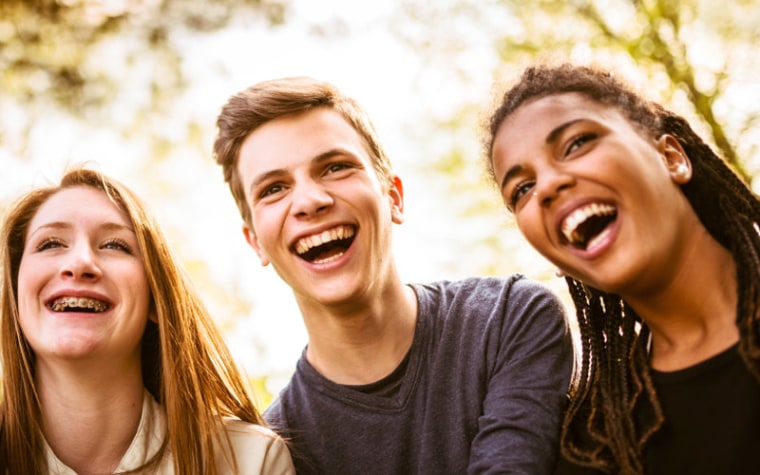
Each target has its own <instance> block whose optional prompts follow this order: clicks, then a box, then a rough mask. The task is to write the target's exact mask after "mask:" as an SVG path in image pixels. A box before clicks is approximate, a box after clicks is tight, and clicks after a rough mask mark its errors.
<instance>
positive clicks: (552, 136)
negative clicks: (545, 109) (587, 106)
mask: <svg viewBox="0 0 760 475" xmlns="http://www.w3.org/2000/svg"><path fill="white" fill-rule="evenodd" d="M584 120H586V119H573V120H570V121H567V122H565V123H563V124H560V125H558V126H557V127H555V128H553V129H552V130H551V131H550V132H549V133H548V134H547V135H546V139H545V140H544V143H546V144H547V145H549V144H552V143H553V142H555V141H556V140H557V137H559V136H560V135H561V134H562V132H564V131H565V130H566V129H567V128H568V127H570V126H571V125H573V124H576V123H578V122H583V121H584ZM520 171H522V166H520V165H515V166H513V167H512V168H510V169H509V170H508V171H507V173H506V174H505V175H504V178H503V179H502V180H501V189H502V190H503V189H504V187H505V186H507V182H508V181H509V180H511V179H512V177H513V176H515V175H517V174H518V173H520Z"/></svg>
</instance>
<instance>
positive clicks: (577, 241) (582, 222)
mask: <svg viewBox="0 0 760 475" xmlns="http://www.w3.org/2000/svg"><path fill="white" fill-rule="evenodd" d="M616 218H617V208H615V207H614V206H612V205H610V204H606V203H591V204H588V205H586V206H583V207H582V208H578V209H576V210H575V211H573V212H572V213H570V215H568V216H567V217H566V218H565V219H564V221H562V228H561V231H562V236H563V237H564V238H565V239H567V241H568V243H570V245H571V246H573V247H577V248H578V249H583V250H586V249H589V248H592V247H594V245H595V244H596V243H597V242H599V241H600V240H601V239H602V238H603V237H604V236H606V235H607V233H608V232H609V231H608V227H609V225H610V224H611V223H612V222H614V221H615V219H616Z"/></svg>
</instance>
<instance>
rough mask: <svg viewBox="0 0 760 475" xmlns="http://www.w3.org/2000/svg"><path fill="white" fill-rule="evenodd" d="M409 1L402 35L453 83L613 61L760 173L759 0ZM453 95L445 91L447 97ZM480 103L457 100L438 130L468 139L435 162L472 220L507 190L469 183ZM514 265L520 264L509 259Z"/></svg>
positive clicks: (483, 107)
mask: <svg viewBox="0 0 760 475" xmlns="http://www.w3.org/2000/svg"><path fill="white" fill-rule="evenodd" d="M403 5H404V8H403V9H402V11H401V12H400V15H401V17H402V18H403V20H404V21H398V22H396V26H395V28H396V32H397V34H398V35H399V36H400V37H402V38H403V39H405V40H406V41H407V42H408V43H409V44H411V45H412V46H413V47H414V48H415V49H417V50H418V51H419V52H420V54H421V55H425V56H426V58H427V64H426V67H428V68H438V69H440V70H445V71H446V73H442V74H441V76H444V77H445V79H446V80H447V81H450V82H454V83H456V84H457V85H458V86H456V88H457V89H458V90H459V91H461V92H460V93H459V94H460V95H461V96H462V97H465V94H464V92H466V91H469V90H471V89H473V87H481V88H485V87H493V86H492V85H493V84H496V85H497V86H496V88H494V89H492V92H493V97H492V98H488V100H489V101H498V99H499V95H500V94H501V93H502V88H503V86H501V85H503V84H505V83H510V82H511V81H512V80H514V79H516V75H518V74H519V73H520V72H521V71H522V69H523V67H524V66H525V65H527V64H529V63H531V62H534V61H537V60H539V61H540V60H550V61H554V62H556V61H562V60H569V61H573V62H581V63H596V64H602V65H607V66H610V67H612V68H613V69H616V70H618V71H620V72H621V73H622V74H624V75H625V76H626V78H630V79H631V80H632V82H633V84H634V86H636V87H639V89H641V90H646V94H647V95H648V96H650V97H653V98H654V99H656V100H659V101H661V102H663V103H665V104H666V105H669V106H671V108H673V109H675V110H677V111H679V112H681V113H682V114H684V115H686V116H687V117H688V118H689V119H690V120H691V121H692V123H693V124H694V125H695V127H696V128H697V129H698V131H699V132H700V133H701V134H702V135H703V137H704V138H705V139H707V140H708V141H709V142H711V143H712V144H713V145H714V146H715V147H716V148H717V149H718V150H719V152H720V153H721V154H722V155H723V156H724V158H725V159H726V160H727V161H728V162H729V163H731V164H732V166H733V167H734V168H735V169H736V170H737V172H738V173H739V174H741V175H742V176H744V177H745V178H746V179H747V180H752V178H753V177H755V176H756V175H758V170H760V163H758V162H760V156H758V147H760V139H759V138H758V136H757V135H758V134H752V133H750V131H751V129H752V128H754V127H755V126H756V125H757V122H758V117H760V86H758V82H757V77H758V76H760V60H758V59H757V54H756V52H755V51H754V49H755V45H756V44H757V42H758V39H760V8H758V7H759V6H760V5H758V2H757V0H737V1H734V2H718V3H716V2H712V1H710V0H680V1H674V0H569V1H568V0H536V1H532V2H524V1H521V0H490V1H485V2H484V1H476V0H448V1H444V2H436V3H435V4H433V3H432V2H418V1H407V2H404V4H403ZM489 56H490V58H489ZM478 58H479V59H478ZM424 79H426V80H427V81H426V83H429V82H430V81H429V79H430V78H429V77H425V78H424ZM485 80H487V81H488V85H487V86H486V85H484V82H485ZM439 87H440V86H439ZM454 88H455V86H450V87H449V89H454ZM482 90H487V89H482ZM447 99H448V98H447V97H445V96H444V95H443V94H442V96H441V100H447ZM483 102H484V101H483V100H482V94H481V96H479V97H478V98H472V96H470V99H469V101H468V100H463V101H461V102H460V103H459V105H458V107H459V110H460V113H459V114H456V115H455V116H454V118H453V119H452V118H451V116H449V117H447V118H445V119H443V120H439V121H438V122H437V123H436V125H435V127H436V128H437V131H436V130H434V129H431V131H429V132H430V133H433V134H439V135H441V136H442V135H454V136H456V137H459V139H460V140H459V141H458V142H457V144H456V146H455V147H452V148H449V149H448V150H446V151H444V152H443V153H442V154H441V155H437V156H436V157H435V161H434V162H433V163H432V164H430V163H429V164H427V165H431V166H433V167H434V168H436V169H437V171H438V172H439V173H440V174H442V175H444V176H446V177H451V178H450V179H451V181H452V183H453V184H452V188H451V191H452V195H453V197H454V199H455V200H456V201H458V202H459V205H458V208H459V209H460V210H462V211H464V213H465V214H463V216H467V218H468V219H470V218H471V216H470V214H478V213H480V214H483V213H488V214H490V213H492V212H493V211H492V208H493V207H495V206H496V207H499V208H501V206H500V203H499V198H498V195H496V194H495V192H494V193H491V192H488V191H484V189H483V187H482V182H481V181H478V182H477V183H475V182H474V181H473V180H472V179H470V180H469V181H470V183H471V184H472V185H473V186H471V187H469V188H466V190H467V192H463V186H462V185H463V183H462V177H467V176H469V177H473V176H474V172H473V169H478V170H482V169H483V167H482V164H481V163H477V162H479V161H480V160H473V159H472V157H482V156H483V151H482V148H481V143H480V138H481V137H482V134H483V129H482V128H477V129H476V128H475V127H474V126H473V124H477V125H481V124H482V121H483V119H485V117H483V116H482V114H483V111H487V110H490V108H491V106H492V104H485V103H483ZM443 140H446V139H445V138H444V139H443ZM463 149H465V152H464V153H463ZM489 191H493V190H489ZM462 201H465V202H466V203H467V204H464V205H463V204H462V203H461V202H462ZM502 228H503V226H502ZM493 232H496V233H500V234H501V233H503V232H504V230H503V229H500V230H493ZM472 239H473V238H472V237H471V236H470V237H469V244H470V245H472V244H473V242H472ZM475 239H477V238H475ZM484 239H485V241H483V242H481V244H483V245H485V246H490V247H491V250H492V254H491V255H494V254H496V255H498V254H500V253H504V252H505V244H506V241H502V242H496V243H495V242H494V240H493V234H490V233H489V234H488V235H487V236H485V237H484ZM473 247H478V246H473ZM507 265H508V266H509V267H508V268H509V270H515V269H514V266H512V263H507ZM486 270H488V269H486Z"/></svg>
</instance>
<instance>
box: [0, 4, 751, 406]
mask: <svg viewBox="0 0 760 475" xmlns="http://www.w3.org/2000/svg"><path fill="white" fill-rule="evenodd" d="M759 40H760V1H758V0H751V1H748V0H734V1H731V2H714V1H712V0H683V1H676V0H670V1H669V0H571V1H568V0H562V1H557V0H537V1H532V2H524V1H522V0H436V1H435V2H431V1H422V0H417V1H411V0H387V1H382V2H359V1H355V0H320V1H315V0H209V1H196V0H1V1H0V165H1V166H0V216H2V215H3V211H4V210H5V209H6V208H7V206H8V205H9V204H10V203H11V202H12V201H13V199H14V198H15V197H16V196H18V195H19V194H20V193H22V192H24V191H25V190H28V189H29V188H31V187H33V186H37V185H41V184H46V183H48V182H50V181H55V180H56V179H57V178H58V177H59V176H60V174H61V173H62V171H63V170H64V169H65V168H66V167H67V166H70V165H71V164H75V163H81V162H89V163H90V164H91V165H92V166H94V167H97V168H100V169H101V170H103V171H105V172H106V173H108V174H111V175H113V176H114V177H116V178H118V179H120V180H122V181H123V182H125V183H126V184H128V185H129V186H131V187H132V188H133V189H134V190H135V191H137V192H138V193H139V194H140V195H141V196H142V197H143V198H144V199H145V200H146V201H147V202H148V204H149V206H150V207H151V209H152V211H153V212H154V213H155V214H156V215H157V216H158V218H159V220H160V222H161V223H162V224H163V228H164V230H165V231H166V233H167V234H168V236H169V239H170V241H171V243H172V245H173V246H174V248H175V250H176V252H177V254H178V256H179V257H180V258H181V259H182V261H183V262H184V264H185V265H186V267H187V268H188V270H189V271H190V273H191V275H192V277H193V279H194V282H195V283H196V285H197V287H198V289H199V291H200V292H201V293H202V295H203V297H204V299H205V301H206V303H207V305H208V306H209V307H210V308H211V309H212V312H213V313H214V315H215V317H216V319H217V322H218V323H219V325H220V327H221V328H222V329H223V331H224V333H225V335H226V338H227V341H228V343H229V345H230V346H231V348H232V350H233V353H234V355H235V357H236V358H237V360H238V361H239V363H240V364H241V366H243V367H244V368H245V370H246V372H247V373H248V375H249V376H250V378H251V381H252V383H253V384H254V385H255V387H256V390H257V393H258V397H259V400H260V403H261V405H262V406H266V405H268V404H269V402H270V401H271V398H272V396H273V395H274V394H276V393H277V392H278V391H279V390H280V389H281V387H282V386H283V385H284V384H285V383H286V382H287V380H288V378H289V377H290V375H291V373H292V371H293V369H294V365H295V361H296V359H297V358H298V356H299V355H300V352H301V350H302V348H303V346H304V345H305V344H306V333H305V330H304V328H303V325H302V323H301V319H300V316H299V314H298V311H297V309H296V307H295V305H294V302H293V298H292V295H291V294H290V292H289V290H288V288H287V287H286V286H285V285H284V284H282V283H281V282H280V280H279V278H278V277H277V276H276V274H275V273H274V271H273V270H272V269H271V268H262V267H261V266H260V265H259V263H258V261H257V259H256V258H255V255H254V253H253V252H252V251H251V250H250V249H249V248H247V246H246V245H245V243H244V240H243V238H242V234H241V232H240V218H239V216H238V214H237V210H236V208H235V205H234V202H233V200H232V198H231V196H230V194H229V192H228V191H227V188H226V185H225V184H224V182H223V180H222V176H221V170H220V169H219V167H218V166H217V165H216V164H215V163H214V161H213V158H212V154H211V145H212V142H213V138H214V134H215V119H216V115H217V113H218V111H219V108H220V107H221V105H222V104H223V103H224V102H225V101H226V100H227V98H228V97H229V96H230V95H232V94H234V93H236V92H238V91H239V90H241V89H243V88H245V87H247V86H249V85H251V84H253V83H255V82H258V81H260V80H264V79H270V78H273V77H281V76H293V75H308V76H314V77H317V78H321V79H326V80H329V81H331V82H333V83H335V84H336V85H338V86H339V87H340V88H341V89H343V90H344V91H345V92H347V93H348V94H350V95H352V96H354V97H355V98H357V99H358V100H359V101H360V102H361V103H362V104H363V105H364V106H365V107H366V108H367V109H368V110H369V113H370V114H371V116H372V117H373V119H374V121H375V125H376V126H377V128H378V129H379V132H380V134H381V136H382V137H383V138H384V140H385V145H386V147H387V148H388V150H389V152H390V155H391V157H392V159H393V161H394V165H395V168H396V172H397V173H398V174H399V175H400V176H401V177H402V179H403V180H404V185H405V187H404V188H405V198H406V203H405V206H406V222H405V223H404V224H403V225H400V226H398V227H397V228H396V236H395V252H396V255H397V259H398V260H399V262H400V268H401V272H402V274H403V276H404V278H405V280H407V281H427V280H438V279H455V278H460V277H464V276H468V275H476V274H477V275H500V274H506V273H510V272H522V273H524V274H527V275H528V276H530V277H532V278H534V279H537V280H540V281H542V282H544V283H546V285H548V286H549V287H551V288H552V289H554V290H555V291H557V292H558V293H559V294H560V295H561V296H562V297H563V298H566V296H565V290H564V283H563V282H562V281H561V280H560V279H557V278H556V277H554V274H553V268H552V267H551V266H550V265H548V263H546V262H545V261H544V260H543V259H542V258H541V257H539V256H538V255H537V254H536V253H535V252H533V251H532V250H531V249H530V248H529V247H528V246H527V245H526V244H525V243H524V242H523V241H522V239H521V238H520V236H519V234H518V233H517V231H516V230H515V229H514V227H513V225H512V223H511V222H510V219H509V216H508V215H507V213H506V212H505V211H503V209H502V206H501V201H500V198H499V196H498V194H497V193H496V191H495V190H494V189H493V188H492V187H491V186H490V184H489V183H488V181H487V179H486V177H485V174H484V171H483V170H484V168H483V166H482V160H483V157H482V153H481V140H482V137H483V136H482V124H483V121H484V120H485V119H486V118H487V115H488V112H489V110H490V107H491V105H492V104H493V102H494V100H495V99H496V98H498V96H499V94H500V93H501V92H502V91H503V90H504V89H505V88H506V86H507V85H508V84H509V83H510V82H511V81H512V80H514V79H515V76H516V75H518V74H519V73H520V72H521V70H522V68H523V67H524V66H526V65H527V64H529V63H531V62H534V61H544V60H550V61H559V60H569V61H574V62H578V63H586V64H588V63H594V64H601V65H604V66H607V67H610V68H613V69H615V70H616V71H618V72H619V73H620V74H621V75H622V76H624V77H625V78H626V79H627V80H629V81H630V82H631V83H632V84H633V85H634V86H635V87H637V88H639V89H640V90H641V91H642V92H645V93H646V94H647V95H648V96H649V97H651V98H653V99H656V100H659V101H661V102H663V103H664V104H666V105H667V106H669V107H670V108H672V109H674V110H676V111H678V112H680V113H681V114H682V115H685V116H686V117H688V118H689V119H690V120H692V121H693V123H694V125H695V128H697V130H699V131H700V132H701V133H702V134H703V136H704V138H705V139H706V140H707V141H708V142H710V143H711V144H712V145H713V146H714V147H716V148H717V149H719V150H720V151H721V153H722V155H723V156H725V157H726V159H727V160H728V161H730V162H731V163H732V164H733V165H734V166H735V168H736V170H737V172H738V173H740V174H742V175H743V176H744V177H746V178H747V180H749V181H750V182H753V183H754V181H753V178H754V177H756V176H758V175H759V174H758V172H759V171H760V151H759V149H758V147H759V146H760V134H758V117H759V116H760V79H759V78H760V57H759V56H758V54H757V51H756V47H757V44H758V43H759ZM755 189H758V186H755Z"/></svg>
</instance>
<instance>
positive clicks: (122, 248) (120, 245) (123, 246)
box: [103, 238, 132, 254]
mask: <svg viewBox="0 0 760 475" xmlns="http://www.w3.org/2000/svg"><path fill="white" fill-rule="evenodd" d="M111 245H116V246H117V248H118V250H120V251H124V252H126V253H127V254H132V248H131V247H130V246H129V244H127V243H126V242H124V241H123V240H121V239H119V238H112V239H109V240H108V241H106V243H105V244H103V247H104V248H109V246H111Z"/></svg>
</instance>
